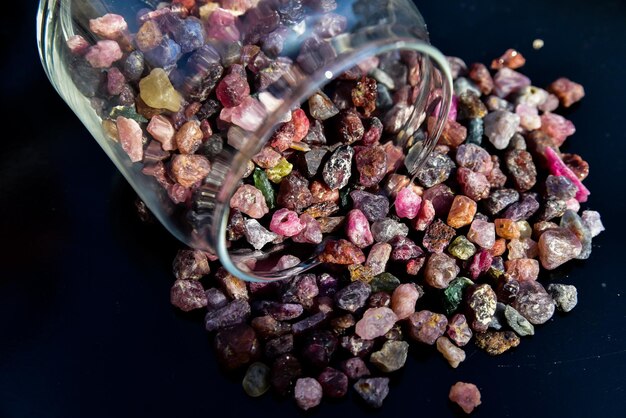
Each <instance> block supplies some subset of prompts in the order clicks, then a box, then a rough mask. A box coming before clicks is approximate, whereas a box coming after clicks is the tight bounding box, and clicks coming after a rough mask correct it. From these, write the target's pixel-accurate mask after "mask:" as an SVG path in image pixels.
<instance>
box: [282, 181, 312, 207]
mask: <svg viewBox="0 0 626 418" xmlns="http://www.w3.org/2000/svg"><path fill="white" fill-rule="evenodd" d="M312 199H313V195H312V194H311V191H310V190H309V182H308V180H307V179H305V178H304V177H303V176H302V175H301V174H300V173H298V172H292V173H290V174H289V175H288V176H287V177H285V178H284V179H283V180H282V181H281V183H280V189H279V191H278V197H277V203H278V205H279V206H281V207H283V208H286V209H290V210H295V211H296V212H300V211H302V210H303V209H305V208H306V207H308V206H309V205H310V204H311V201H312Z"/></svg>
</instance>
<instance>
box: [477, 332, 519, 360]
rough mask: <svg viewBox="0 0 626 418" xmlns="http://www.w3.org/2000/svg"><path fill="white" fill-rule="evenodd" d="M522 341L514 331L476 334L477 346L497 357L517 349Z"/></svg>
mask: <svg viewBox="0 0 626 418" xmlns="http://www.w3.org/2000/svg"><path fill="white" fill-rule="evenodd" d="M519 343H520V339H519V337H518V336H517V334H515V333H514V332H513V331H491V330H489V331H487V332H483V333H480V334H476V346H477V347H478V348H480V349H483V350H485V351H486V352H487V354H489V355H491V356H497V355H499V354H502V353H504V352H505V351H508V350H510V349H511V348H514V347H517V346H518V345H519Z"/></svg>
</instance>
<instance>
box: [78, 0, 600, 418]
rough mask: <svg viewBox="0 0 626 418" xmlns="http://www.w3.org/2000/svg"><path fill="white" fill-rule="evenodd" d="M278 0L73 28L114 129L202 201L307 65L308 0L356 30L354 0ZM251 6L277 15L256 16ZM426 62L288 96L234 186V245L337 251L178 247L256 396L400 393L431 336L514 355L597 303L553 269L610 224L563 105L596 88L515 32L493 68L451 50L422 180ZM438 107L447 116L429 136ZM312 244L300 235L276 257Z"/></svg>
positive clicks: (185, 201)
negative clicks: (340, 6) (247, 257)
mask: <svg viewBox="0 0 626 418" xmlns="http://www.w3.org/2000/svg"><path fill="white" fill-rule="evenodd" d="M148 3H149V2H148ZM261 3H263V1H262V2H261ZM261 3H259V4H261ZM277 4H279V5H280V7H277V8H275V9H271V8H270V9H268V8H262V9H259V8H258V7H253V5H252V2H250V1H243V0H240V1H238V0H222V1H221V2H219V4H218V3H214V2H206V1H203V2H200V1H199V2H198V3H197V4H196V1H195V0H180V1H174V2H172V4H168V3H166V4H164V5H161V6H160V7H159V8H156V9H145V10H142V11H140V13H139V15H138V16H137V23H138V30H137V31H136V32H135V33H130V32H129V30H128V24H127V22H126V21H125V19H124V18H123V17H122V16H119V15H115V14H108V15H105V16H102V17H100V18H97V19H93V20H91V22H90V31H91V33H92V34H94V35H95V36H97V37H98V40H97V41H96V42H91V41H87V40H86V39H85V38H84V37H82V36H80V35H76V36H74V37H72V38H70V39H68V41H67V46H68V48H69V51H70V52H71V54H72V56H73V59H72V61H71V74H72V77H73V80H74V82H75V84H76V85H77V87H78V88H79V90H80V91H81V92H82V93H83V94H84V95H86V96H88V97H90V98H91V99H92V104H93V106H94V108H95V109H96V110H97V112H98V113H99V115H100V116H101V117H102V120H103V128H104V129H105V131H106V132H107V133H108V135H109V137H110V138H111V140H113V141H116V142H117V143H118V144H119V146H120V148H121V149H122V150H123V151H124V152H125V153H126V154H127V155H128V158H129V159H130V160H131V161H132V162H134V163H137V164H141V165H142V171H143V172H144V173H145V174H146V175H149V176H153V177H154V178H155V181H156V182H157V183H158V184H159V185H160V186H162V187H163V188H164V189H165V190H166V192H167V195H169V198H170V199H171V201H172V202H174V203H175V204H179V205H180V206H181V207H186V208H189V207H193V204H194V199H195V197H194V196H195V191H196V189H198V188H199V187H200V186H201V185H202V182H203V180H204V179H205V178H206V177H207V175H208V174H209V173H210V170H211V168H212V164H211V158H212V157H214V156H215V155H217V154H219V153H220V152H221V150H222V149H223V147H224V146H226V144H228V145H230V146H234V147H236V145H237V144H238V142H237V141H238V140H241V135H239V136H237V135H236V134H237V132H240V131H241V130H245V131H255V130H257V129H258V128H259V127H260V125H261V124H262V123H263V121H264V118H265V115H264V114H263V112H264V111H265V109H268V108H271V106H272V102H271V99H270V97H269V96H268V95H267V94H265V92H266V89H267V88H268V87H269V86H271V85H272V84H273V83H276V82H278V81H279V80H280V78H281V77H282V76H283V75H284V74H286V73H287V71H288V68H290V67H291V66H292V65H294V62H293V61H292V60H291V59H288V58H286V57H281V56H280V52H281V50H282V48H283V43H284V40H285V39H286V37H287V36H288V34H290V33H291V32H293V31H295V30H297V27H298V25H300V26H302V24H303V22H305V21H306V14H307V10H315V11H316V12H317V13H318V14H317V16H322V18H320V19H319V20H318V21H317V22H316V23H315V24H314V31H313V32H314V38H315V39H314V41H315V42H317V43H315V42H313V41H312V42H311V43H310V45H308V47H307V48H309V49H311V48H314V47H316V46H315V45H317V47H319V45H322V44H323V42H322V41H321V40H323V39H327V38H331V37H333V36H335V35H337V34H338V33H340V32H341V31H343V30H345V28H346V20H345V18H343V17H342V16H340V15H338V14H334V13H333V10H335V8H336V7H337V4H336V3H335V1H334V0H303V1H300V0H289V1H280V2H278V3H277ZM259 10H261V11H264V13H265V15H263V16H261V15H259V13H260V12H259ZM268 10H269V12H268ZM320 13H321V15H320ZM249 14H252V17H250V18H249V19H246V16H248V15H249ZM261 18H263V19H261ZM242 19H243V20H244V21H246V22H257V21H259V22H262V23H263V24H262V25H257V26H258V27H255V28H256V29H255V30H257V32H254V31H253V32H252V33H247V34H242V33H240V28H241V24H240V23H241V20H242ZM258 19H260V20H258ZM309 23H310V22H309ZM304 24H306V22H305V23H304ZM300 29H301V27H300ZM290 31H291V32H290ZM302 56H304V55H301V57H302ZM416 60H417V57H416V55H415V54H412V53H410V52H402V53H401V52H393V53H388V54H384V55H382V56H380V57H376V58H375V59H372V60H369V61H368V62H367V63H362V64H360V65H358V66H356V67H354V69H352V70H350V71H348V72H347V73H346V74H343V75H342V76H340V77H338V78H337V79H336V80H333V81H332V82H330V83H329V84H328V86H326V87H325V88H324V90H320V91H318V92H317V93H315V94H314V95H313V96H311V97H310V98H309V99H308V100H307V101H305V103H303V104H302V106H301V108H297V109H293V110H292V111H291V112H290V113H289V114H287V115H285V117H284V118H283V121H282V123H281V124H280V126H278V129H277V130H276V132H275V133H274V135H273V136H272V138H270V140H269V141H268V143H267V144H266V145H265V146H264V147H263V149H262V150H261V151H260V152H259V153H258V154H257V155H256V156H254V158H252V160H251V161H250V162H249V163H248V166H247V170H246V173H245V175H244V177H243V179H242V181H241V184H240V186H239V187H238V189H237V190H236V192H235V193H234V195H233V197H232V199H231V201H230V206H231V213H230V219H229V223H228V236H227V239H228V241H229V244H230V245H231V246H232V247H233V248H235V247H240V248H245V247H247V248H250V249H255V250H264V249H265V250H266V249H268V248H269V247H271V246H272V245H273V244H279V243H287V244H289V245H287V246H286V248H287V249H289V248H295V246H305V247H304V248H309V249H310V250H311V253H312V251H313V249H314V248H315V246H316V245H319V244H322V245H323V247H322V250H321V253H320V254H319V256H318V257H319V261H320V262H321V264H320V265H319V266H317V267H316V268H315V269H313V270H311V271H309V272H306V273H305V274H300V275H298V276H296V277H293V278H292V279H289V280H285V281H282V282H269V283H246V282H243V281H241V280H240V279H238V278H236V277H234V276H232V275H230V274H228V273H227V272H226V271H225V270H224V269H223V268H222V267H220V266H219V262H218V261H217V260H216V258H215V256H214V255H212V254H208V253H205V252H202V251H198V250H181V251H180V252H179V253H178V255H177V256H176V259H175V261H174V273H175V276H176V279H177V280H176V282H175V283H174V285H173V287H172V290H171V300H172V303H173V304H174V305H175V306H176V307H178V308H180V309H181V310H183V311H192V310H196V309H205V310H206V311H207V314H206V317H205V326H206V329H207V331H209V332H211V333H213V334H214V337H215V338H214V341H215V350H216V353H217V356H218V357H219V360H220V362H221V363H222V364H223V366H224V368H225V369H227V370H233V371H236V370H240V371H241V372H242V374H243V371H244V370H245V376H244V377H243V387H244V390H245V391H246V393H248V394H249V395H251V396H260V395H262V394H264V393H265V392H267V391H268V390H269V389H270V388H271V389H272V390H273V391H274V392H276V393H277V394H280V395H284V396H293V397H294V398H295V400H296V402H297V404H298V406H299V407H301V408H303V409H309V408H313V407H315V406H317V405H319V403H320V402H321V400H322V398H323V397H328V398H341V397H344V396H346V394H347V392H348V390H349V387H350V386H351V387H352V388H353V389H354V390H355V391H356V393H357V394H358V395H360V397H361V398H362V399H363V400H364V402H365V403H366V404H368V405H370V406H373V407H380V406H381V405H382V403H383V401H384V399H385V397H386V396H387V394H388V392H389V378H388V377H386V375H387V374H389V373H392V372H394V371H396V370H398V369H400V368H402V367H403V366H404V364H405V362H406V360H407V356H408V351H409V346H410V342H413V343H415V344H421V345H424V346H433V347H435V348H436V350H438V351H439V352H440V353H441V354H442V356H443V357H444V358H445V359H446V360H447V361H448V362H449V364H450V365H451V366H452V367H458V366H459V364H460V363H461V362H463V361H464V360H465V351H464V349H463V347H464V346H466V345H467V344H468V343H470V342H471V341H472V339H473V340H474V344H476V345H477V346H478V347H480V348H481V349H484V350H485V351H486V352H487V353H489V354H491V355H497V354H501V353H503V352H505V351H507V350H509V349H510V348H512V347H515V346H517V345H518V344H520V341H521V340H520V337H524V336H528V335H533V334H534V332H535V326H537V325H541V324H543V323H545V322H546V321H548V320H549V319H550V318H551V317H552V316H553V314H554V312H555V309H559V310H561V311H563V312H568V311H570V310H571V309H572V308H573V307H574V306H575V305H576V303H577V292H576V288H575V287H574V286H572V285H567V284H557V283H550V284H549V285H548V286H547V288H546V287H544V285H543V284H541V282H540V281H538V279H539V278H540V275H541V271H542V270H554V269H556V268H558V267H559V266H561V265H563V264H564V263H566V262H568V261H570V260H584V259H587V258H588V257H589V256H590V254H591V248H592V246H591V243H592V238H593V237H595V236H596V235H598V234H599V233H600V232H601V231H603V230H604V228H603V226H602V223H601V221H600V216H599V214H598V213H597V212H594V211H591V210H584V211H582V212H581V214H580V215H579V212H580V210H581V203H584V202H586V201H587V198H588V195H589V194H590V193H589V191H588V190H587V188H586V187H585V186H584V185H583V184H582V180H584V179H585V177H586V176H587V175H588V173H589V166H588V164H587V163H586V162H585V161H584V160H583V159H582V158H581V157H580V156H578V155H576V154H570V153H563V152H561V150H560V148H561V147H562V146H563V144H564V142H565V141H566V139H567V138H568V137H569V136H571V135H572V134H574V132H575V128H574V125H573V124H572V123H571V122H570V121H569V120H567V119H565V118H564V117H563V116H560V115H559V114H557V113H554V112H555V111H558V109H559V107H563V108H568V107H570V106H572V105H573V104H575V103H576V102H578V101H579V100H580V99H581V98H582V97H583V96H584V90H583V88H582V86H581V85H579V84H577V83H575V82H572V81H570V80H568V79H566V78H560V79H558V80H556V81H555V82H553V83H552V84H550V86H548V87H547V89H545V90H544V89H542V88H539V87H535V86H532V85H531V81H530V80H529V79H528V78H527V77H526V76H524V75H523V74H521V73H520V72H518V71H516V70H517V69H519V68H520V67H521V66H523V64H524V57H523V56H522V55H521V54H520V53H519V52H517V51H514V50H508V51H506V52H505V53H504V55H503V56H502V57H500V58H498V59H496V60H494V61H493V62H492V64H491V71H490V69H489V68H487V67H486V66H485V65H483V64H480V63H475V64H472V65H471V66H469V67H468V66H466V64H465V63H464V62H463V61H462V60H461V59H458V58H450V59H449V62H450V65H451V67H452V69H453V75H454V97H453V102H452V109H451V111H450V114H449V117H448V120H447V121H446V124H445V128H444V131H443V134H442V136H441V138H440V141H439V145H438V146H437V147H436V149H435V151H434V152H433V153H432V154H431V155H430V156H429V157H428V159H427V161H426V162H425V165H424V166H423V168H422V169H421V170H420V171H419V172H418V173H417V174H416V176H415V178H413V177H412V176H411V175H410V174H409V173H408V170H407V169H406V168H405V167H404V165H403V162H404V159H405V156H406V155H405V150H404V149H403V148H402V147H400V146H398V145H397V144H395V140H396V139H397V134H398V132H400V131H401V130H402V128H403V127H404V125H405V123H406V122H407V121H408V118H409V117H410V116H411V113H412V109H413V107H412V106H413V104H414V103H413V102H414V101H415V100H416V98H417V97H418V95H419V94H418V93H419V86H418V81H419V80H418V79H419V71H418V70H416V69H419V65H418V64H417V61H416ZM183 62H184V63H183ZM296 62H297V63H298V65H300V66H301V67H302V66H304V67H303V68H305V67H306V65H307V61H306V60H305V59H301V60H299V61H298V59H297V58H296ZM181 63H183V64H181ZM179 64H181V65H180V66H179ZM274 105H275V104H274ZM435 123H436V118H435V117H434V116H432V115H427V117H426V120H425V123H424V125H425V126H423V127H422V128H421V129H420V130H419V131H418V132H416V133H415V134H414V135H415V138H418V137H419V136H422V137H423V136H424V135H426V133H425V132H426V131H427V130H428V129H431V128H432V127H433V126H434V125H435ZM140 208H141V209H142V211H143V213H144V214H145V213H146V212H145V210H146V208H145V206H141V207H140ZM306 246H308V247H306ZM300 261H301V260H300V259H299V258H298V257H296V256H295V255H293V254H284V255H283V256H282V257H281V258H280V259H279V260H278V261H277V263H276V264H275V266H274V267H273V268H275V269H277V270H280V269H284V268H289V267H292V266H294V265H297V264H298V263H299V262H300ZM252 264H253V263H252ZM249 267H250V268H254V265H250V266H249ZM541 278H542V279H543V277H541ZM450 399H452V400H454V401H456V402H458V403H459V404H461V406H462V408H463V410H464V411H466V412H471V410H472V409H473V408H474V407H475V406H476V405H478V404H479V403H480V394H479V393H478V390H477V388H476V387H475V386H474V385H471V384H465V383H459V384H457V385H455V386H454V387H453V388H452V389H451V392H450Z"/></svg>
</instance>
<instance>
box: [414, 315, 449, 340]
mask: <svg viewBox="0 0 626 418" xmlns="http://www.w3.org/2000/svg"><path fill="white" fill-rule="evenodd" d="M408 326H409V328H408V333H409V337H411V338H412V339H414V340H416V341H419V342H421V343H424V344H428V345H433V344H435V341H437V338H439V337H441V336H442V335H443V334H444V332H445V331H446V327H447V326H448V320H447V319H446V317H445V316H444V315H442V314H439V313H434V312H431V311H426V310H424V311H419V312H415V313H414V314H412V315H410V316H409V318H408Z"/></svg>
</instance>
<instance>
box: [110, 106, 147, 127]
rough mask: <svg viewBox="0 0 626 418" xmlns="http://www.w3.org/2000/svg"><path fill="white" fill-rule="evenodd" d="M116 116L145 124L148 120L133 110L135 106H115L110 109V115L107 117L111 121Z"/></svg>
mask: <svg viewBox="0 0 626 418" xmlns="http://www.w3.org/2000/svg"><path fill="white" fill-rule="evenodd" d="M118 116H123V117H125V118H128V119H133V120H136V121H137V122H139V123H146V122H148V119H146V118H144V117H143V116H141V115H140V114H139V113H137V111H136V110H135V106H115V107H114V108H113V109H111V113H109V117H110V118H111V119H117V117H118Z"/></svg>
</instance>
